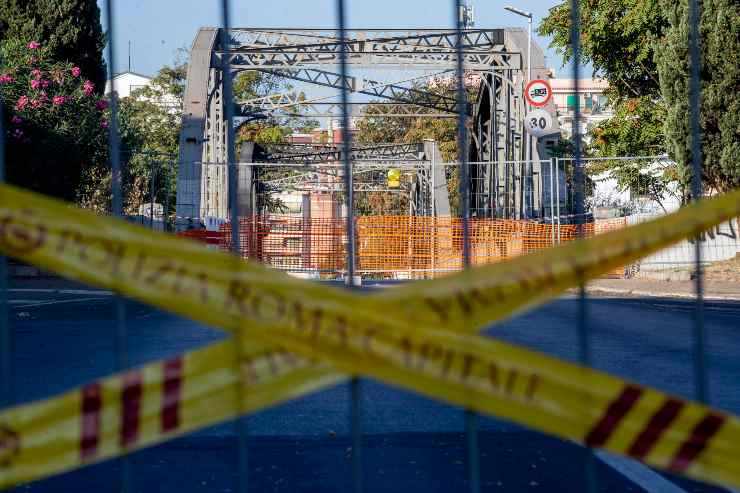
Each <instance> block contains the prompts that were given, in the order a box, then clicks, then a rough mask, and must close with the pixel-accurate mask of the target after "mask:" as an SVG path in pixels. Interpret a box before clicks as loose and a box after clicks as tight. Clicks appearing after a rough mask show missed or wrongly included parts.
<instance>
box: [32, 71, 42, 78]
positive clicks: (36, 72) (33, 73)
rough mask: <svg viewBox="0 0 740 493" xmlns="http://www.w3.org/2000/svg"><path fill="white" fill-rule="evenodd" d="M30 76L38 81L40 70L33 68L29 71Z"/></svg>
mask: <svg viewBox="0 0 740 493" xmlns="http://www.w3.org/2000/svg"><path fill="white" fill-rule="evenodd" d="M31 75H33V78H34V79H40V78H41V70H39V69H37V68H35V69H33V70H31Z"/></svg>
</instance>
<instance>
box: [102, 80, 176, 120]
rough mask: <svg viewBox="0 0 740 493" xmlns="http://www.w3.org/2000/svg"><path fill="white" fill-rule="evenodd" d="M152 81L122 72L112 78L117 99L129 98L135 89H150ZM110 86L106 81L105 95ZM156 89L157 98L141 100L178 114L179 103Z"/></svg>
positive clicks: (174, 98) (170, 95)
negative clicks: (158, 95)
mask: <svg viewBox="0 0 740 493" xmlns="http://www.w3.org/2000/svg"><path fill="white" fill-rule="evenodd" d="M153 81H154V79H153V78H152V77H148V76H146V75H142V74H137V73H135V72H122V73H120V74H116V75H114V76H113V83H114V87H115V89H116V93H117V94H118V98H119V99H122V98H127V97H130V96H131V93H133V92H134V91H135V90H137V89H142V88H144V87H151V86H152V82H153ZM110 86H111V84H110V81H106V83H105V94H106V95H108V94H110V91H111V88H110ZM157 89H159V90H158V91H156V92H155V94H156V93H157V92H158V93H159V94H160V97H159V98H154V97H147V98H143V99H145V100H147V101H150V102H152V103H155V104H158V105H160V106H162V107H166V108H168V109H169V111H170V113H172V114H174V113H176V112H178V111H179V110H180V106H181V102H180V101H179V100H178V99H177V98H176V97H175V96H174V95H172V94H171V93H167V92H165V89H164V88H157Z"/></svg>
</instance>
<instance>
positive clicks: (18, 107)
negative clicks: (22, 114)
mask: <svg viewBox="0 0 740 493" xmlns="http://www.w3.org/2000/svg"><path fill="white" fill-rule="evenodd" d="M26 105H28V96H21V97H19V98H18V102H17V103H15V109H16V110H18V111H21V110H22V109H23V108H25V107H26Z"/></svg>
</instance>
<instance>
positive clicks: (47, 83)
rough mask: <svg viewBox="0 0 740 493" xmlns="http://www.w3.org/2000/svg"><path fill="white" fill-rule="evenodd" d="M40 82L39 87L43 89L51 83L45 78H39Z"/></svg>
mask: <svg viewBox="0 0 740 493" xmlns="http://www.w3.org/2000/svg"><path fill="white" fill-rule="evenodd" d="M40 82H41V87H43V88H44V89H46V88H47V87H49V85H51V82H49V81H48V80H46V79H41V81H40Z"/></svg>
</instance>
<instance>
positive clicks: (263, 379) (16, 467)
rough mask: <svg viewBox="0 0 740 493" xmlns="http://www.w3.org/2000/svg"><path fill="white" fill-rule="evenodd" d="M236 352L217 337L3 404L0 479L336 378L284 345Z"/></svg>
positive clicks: (192, 426) (162, 434)
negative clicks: (47, 394)
mask: <svg viewBox="0 0 740 493" xmlns="http://www.w3.org/2000/svg"><path fill="white" fill-rule="evenodd" d="M237 352H238V351H237V347H236V345H235V343H234V342H232V341H227V342H223V343H217V344H214V345H211V346H209V347H207V348H204V349H199V350H196V351H192V352H190V353H188V354H186V355H183V356H178V357H175V358H171V359H168V360H164V361H161V362H157V363H152V364H148V365H145V366H142V367H140V368H136V369H133V370H129V371H126V372H122V373H119V374H117V375H114V376H111V377H107V378H103V379H100V380H96V381H93V382H90V383H88V384H86V385H85V386H83V387H81V388H79V389H75V390H72V391H69V392H66V393H64V394H62V395H59V396H56V397H53V398H50V399H45V400H43V401H39V402H33V403H30V404H24V405H20V406H16V407H13V408H10V409H7V410H4V411H2V412H1V413H0V488H7V487H10V486H14V485H17V484H20V483H24V482H28V481H32V480H35V479H39V478H41V477H45V476H49V475H51V474H58V473H61V472H64V471H68V470H70V469H74V468H77V467H81V466H85V465H89V464H93V463H96V462H99V461H101V460H105V459H109V458H112V457H116V456H119V455H123V454H126V453H129V452H132V451H135V450H138V449H140V448H143V447H147V446H151V445H154V444H156V443H160V442H163V441H166V440H170V439H173V438H175V437H177V436H180V435H183V434H185V433H188V432H191V431H194V430H197V429H199V428H203V427H205V426H208V425H212V424H216V423H218V422H221V421H224V420H226V419H229V418H233V417H236V416H239V415H241V414H244V413H249V412H254V411H258V410H260V409H264V408H265V407H267V406H270V405H273V404H277V403H279V402H281V401H284V400H286V399H290V398H293V397H297V396H300V395H303V394H305V393H307V392H312V391H314V390H318V389H319V388H321V387H324V386H326V385H330V384H333V383H336V382H338V381H339V380H341V377H340V376H337V374H336V373H334V372H332V371H330V369H329V368H328V367H326V366H321V365H317V364H309V363H308V362H307V361H306V360H304V359H302V358H298V357H296V356H294V355H293V354H291V353H288V352H286V351H272V350H270V351H267V352H265V351H264V350H262V349H260V348H258V347H257V346H254V345H249V344H245V345H243V346H242V350H241V353H240V354H237ZM237 357H238V358H239V361H240V364H239V365H237ZM237 368H241V372H239V371H237ZM240 378H241V379H240ZM237 399H238V400H237Z"/></svg>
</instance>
